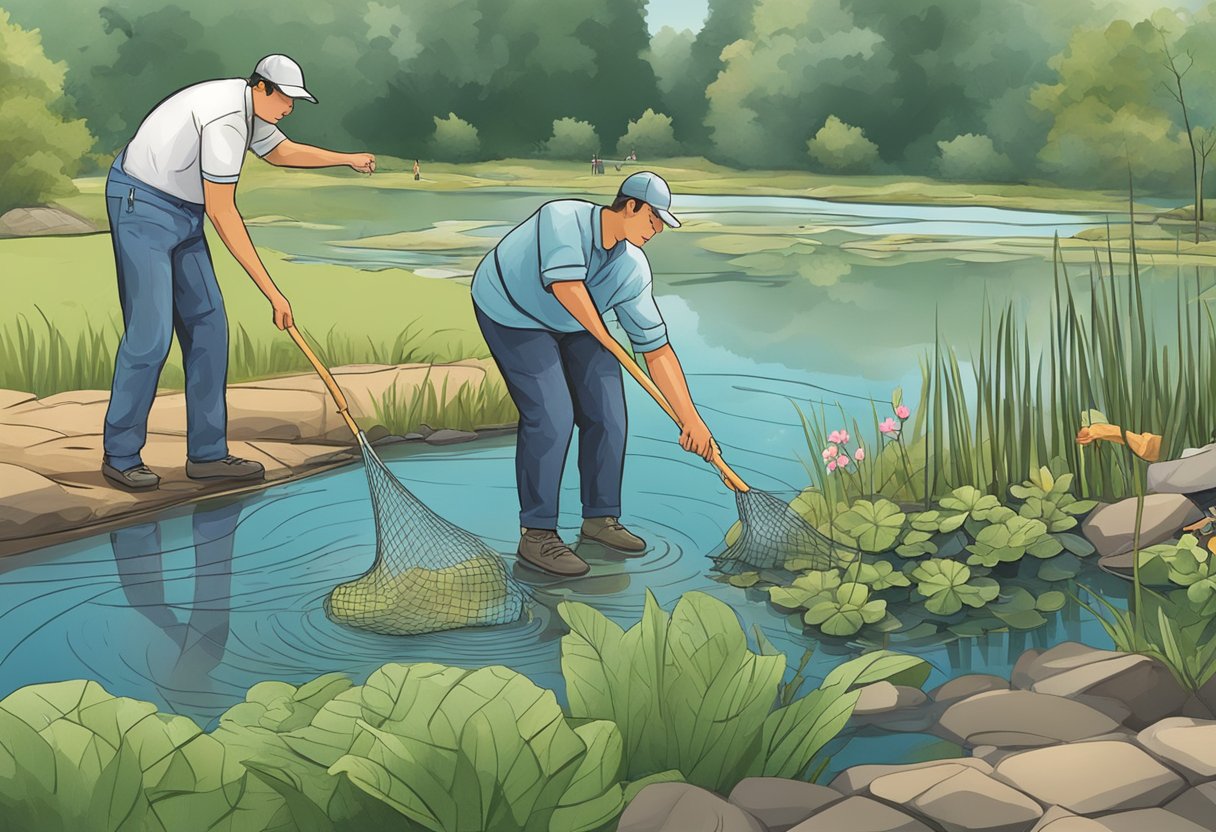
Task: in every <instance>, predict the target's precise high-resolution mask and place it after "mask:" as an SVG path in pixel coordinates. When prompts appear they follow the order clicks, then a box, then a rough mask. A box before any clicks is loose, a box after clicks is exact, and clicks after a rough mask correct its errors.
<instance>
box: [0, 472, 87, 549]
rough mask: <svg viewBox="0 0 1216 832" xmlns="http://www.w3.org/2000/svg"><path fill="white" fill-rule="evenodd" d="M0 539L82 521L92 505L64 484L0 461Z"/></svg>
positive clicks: (44, 530) (15, 537)
mask: <svg viewBox="0 0 1216 832" xmlns="http://www.w3.org/2000/svg"><path fill="white" fill-rule="evenodd" d="M0 506H4V510H3V511H2V512H0V540H15V539H18V538H22V537H30V536H32V535H37V534H44V533H46V532H50V531H55V530H57V529H59V528H61V527H62V526H64V525H72V524H76V523H83V522H85V521H87V520H89V519H90V518H91V517H92V516H93V512H92V509H90V508H89V506H88V505H87V504H86V503H84V502H83V501H81V500H80V499H79V498H77V497H76V495H74V494H72V493H70V492H69V491H68V490H67V489H66V488H64V487H63V486H62V485H59V484H58V483H56V482H53V481H52V480H50V479H48V478H47V477H44V476H42V475H41V474H37V473H35V472H33V471H29V470H27V469H25V468H22V467H20V466H18V465H10V464H8V463H0Z"/></svg>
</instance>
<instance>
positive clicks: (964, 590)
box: [910, 559, 1001, 615]
mask: <svg viewBox="0 0 1216 832" xmlns="http://www.w3.org/2000/svg"><path fill="white" fill-rule="evenodd" d="M910 577H911V578H912V580H914V581H916V591H917V592H918V593H919V594H921V595H923V596H924V597H925V609H927V610H929V612H934V613H937V614H938V615H953V614H954V613H956V612H958V611H959V610H961V609H962V608H963V605H964V604H966V605H967V606H969V607H982V606H984V604H986V603H988V602H989V601H992V600H994V599H995V598H996V597H997V595H998V594H999V593H1000V589H1001V587H1000V584H998V583H997V582H996V581H994V580H992V579H991V578H979V577H972V574H971V569H970V568H969V567H967V566H966V565H965V564H962V563H959V562H957V561H953V560H942V559H934V560H929V561H925V562H924V563H921V564H918V565H917V566H916V567H915V568H914V569H913V570H912V572H911V575H910Z"/></svg>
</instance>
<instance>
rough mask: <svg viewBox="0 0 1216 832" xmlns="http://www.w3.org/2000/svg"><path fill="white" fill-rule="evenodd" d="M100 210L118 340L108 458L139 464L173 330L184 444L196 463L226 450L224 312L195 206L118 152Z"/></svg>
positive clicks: (105, 438) (200, 211)
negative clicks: (145, 176) (110, 259)
mask: <svg viewBox="0 0 1216 832" xmlns="http://www.w3.org/2000/svg"><path fill="white" fill-rule="evenodd" d="M106 211H107V212H108V214H109V217H110V236H111V238H112V239H113V242H114V264H115V266H116V267H117V270H118V299H119V301H120V302H121V304H122V321H123V326H124V331H123V336H122V341H120V342H119V344H118V354H117V355H116V356H115V359H114V381H113V384H112V387H111V390H110V405H109V408H108V409H107V410H106V421H105V430H104V433H103V444H104V447H105V455H106V461H107V462H109V463H110V464H111V465H113V466H114V467H115V468H117V469H118V470H120V471H125V470H126V469H128V468H131V467H134V466H136V465H139V464H140V461H141V460H140V451H141V450H142V449H143V447H144V442H145V441H146V440H147V436H148V411H149V410H150V409H151V408H152V400H153V399H154V398H155V396H156V383H157V381H158V380H159V379H160V371H161V368H162V367H163V366H164V364H165V359H166V358H167V357H168V355H169V346H170V344H171V343H172V339H173V333H174V332H175V331H176V332H177V340H178V342H179V343H180V344H181V348H182V366H183V369H184V370H185V372H186V453H187V456H189V457H190V459H192V460H194V461H195V462H207V461H210V460H214V459H222V458H223V457H224V456H226V455H227V453H228V440H227V428H228V409H227V405H226V403H225V401H224V392H225V384H226V382H227V378H228V318H227V317H226V316H225V314H224V299H223V296H222V295H221V294H220V287H219V284H218V283H217V282H216V279H215V270H214V269H213V268H212V267H211V253H210V252H209V251H208V250H207V240H206V238H205V237H204V236H203V206H201V205H195V204H193V203H189V202H185V201H183V200H180V199H178V198H176V197H174V196H172V195H170V194H166V193H164V192H163V191H160V190H157V189H156V188H153V187H151V186H150V185H146V184H144V183H143V182H140V181H139V180H138V179H134V178H132V177H130V176H127V175H126V174H125V173H123V170H122V154H119V156H118V158H117V159H116V160H115V161H114V165H113V167H111V168H110V175H109V178H108V179H107V180H106Z"/></svg>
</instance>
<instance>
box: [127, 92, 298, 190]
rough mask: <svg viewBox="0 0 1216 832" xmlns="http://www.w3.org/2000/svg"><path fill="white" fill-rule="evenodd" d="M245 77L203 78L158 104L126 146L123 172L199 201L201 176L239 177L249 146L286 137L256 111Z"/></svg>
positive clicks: (264, 148) (268, 146) (262, 151)
mask: <svg viewBox="0 0 1216 832" xmlns="http://www.w3.org/2000/svg"><path fill="white" fill-rule="evenodd" d="M252 92H253V91H252V90H251V89H250V88H249V84H248V83H247V82H246V81H245V79H243V78H225V79H222V80H219V81H204V82H202V83H201V84H194V85H192V86H189V87H186V88H185V89H181V90H178V91H177V92H175V93H173V95H171V96H169V97H168V98H166V99H165V100H164V101H162V102H161V103H160V104H158V105H156V107H155V109H153V110H152V112H150V113H148V115H147V116H145V117H144V120H143V123H141V124H140V125H139V129H138V130H136V131H135V137H134V138H133V139H131V141H130V143H129V144H128V145H127V153H126V156H125V157H124V158H123V172H124V173H126V174H127V175H128V176H132V177H134V178H136V179H138V180H139V181H141V182H146V183H147V184H149V185H151V186H152V187H153V188H157V189H159V190H162V191H164V192H165V193H168V194H171V195H173V196H176V197H178V198H179V199H184V200H186V201H187V202H194V203H197V204H199V205H201V204H202V203H203V180H204V179H206V180H208V181H211V182H236V181H237V179H238V178H239V177H240V175H241V165H242V164H243V163H244V161H245V151H246V150H252V151H253V152H254V153H256V154H258V155H259V156H265V155H266V154H267V153H269V152H270V151H271V150H273V149H274V148H275V147H276V146H277V145H278V144H279V143H280V142H282V141H283V140H284V139H286V138H287V137H286V136H284V135H283V133H282V132H281V131H280V130H279V128H277V127H275V126H274V125H273V124H270V123H268V122H265V121H262V120H261V119H260V118H256V117H254V115H253V98H252Z"/></svg>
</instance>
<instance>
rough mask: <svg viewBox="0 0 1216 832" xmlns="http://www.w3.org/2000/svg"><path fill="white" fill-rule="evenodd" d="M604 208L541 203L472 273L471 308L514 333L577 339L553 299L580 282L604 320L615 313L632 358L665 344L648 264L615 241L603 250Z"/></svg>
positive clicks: (575, 202) (576, 202)
mask: <svg viewBox="0 0 1216 832" xmlns="http://www.w3.org/2000/svg"><path fill="white" fill-rule="evenodd" d="M601 211H603V207H602V206H600V205H593V204H592V203H590V202H584V201H583V200H581V199H559V200H555V201H553V202H547V203H545V204H544V205H542V206H541V208H540V210H539V211H537V212H536V213H535V214H533V215H532V216H530V217H528V219H526V220H524V221H523V222H522V223H520V224H519V225H518V226H516V227H515V228H514V229H512V230H511V231H510V233H508V234H507V236H505V237H503V238H502V240H501V241H499V243H498V245H497V246H495V247H494V249H493V250H491V251H490V253H489V254H487V255H486V256H485V258H484V259H483V260H482V261H481V263H479V264H478V266H477V271H476V272H475V273H474V276H473V302H474V303H476V304H477V308H478V309H480V310H481V311H482V313H483V314H485V315H486V316H487V317H488V318H490V320H492V321H494V322H496V323H499V324H502V325H503V326H506V327H511V328H513V329H545V330H549V331H550V332H579V331H581V330H582V328H583V327H582V325H581V324H580V323H579V322H578V321H577V320H575V319H574V316H573V315H571V314H570V313H569V312H568V311H567V310H566V308H565V307H564V306H562V305H561V303H560V302H559V301H558V300H557V298H556V297H554V296H553V291H552V286H553V284H554V283H557V282H559V281H562V280H582V281H584V282H585V283H586V285H587V292H588V294H590V295H591V299H592V301H594V303H595V306H596V308H597V309H598V310H599V311H600V314H601V315H603V314H605V313H607V312H609V311H615V312H616V317H617V321H618V322H619V323H620V325H621V328H622V329H624V330H625V334H626V335H628V336H629V341H630V343H631V344H633V349H634V351H635V352H651V351H652V350H657V349H658V348H659V347H661V346H663V345H664V344H666V343H667V325H666V324H665V323H663V316H662V315H660V314H659V307H658V306H657V305H656V304H655V302H654V294H653V292H652V290H651V280H652V277H651V273H650V261H648V260H647V259H646V255H645V254H643V253H642V250H641V249H640V248H638V247H637V246H635V245H633V244H632V243H630V242H628V241H627V240H622V241H620V242H619V243H617V244H616V245H615V246H613V247H612V248H611V249H608V250H605V249H604V246H603V238H602V236H601V233H600V212H601Z"/></svg>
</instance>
